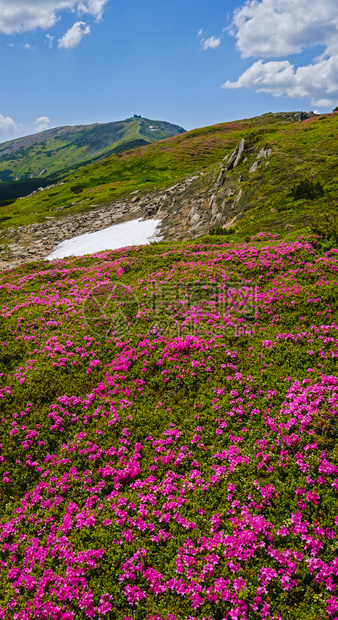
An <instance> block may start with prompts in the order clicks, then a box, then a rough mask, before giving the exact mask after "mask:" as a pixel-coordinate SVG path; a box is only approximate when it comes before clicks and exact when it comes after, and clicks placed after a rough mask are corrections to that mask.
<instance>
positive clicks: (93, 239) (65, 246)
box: [46, 219, 162, 260]
mask: <svg viewBox="0 0 338 620" xmlns="http://www.w3.org/2000/svg"><path fill="white" fill-rule="evenodd" d="M160 223H161V220H145V221H144V222H142V221H141V220H140V219H137V220H130V221H129V222H124V223H123V224H115V226H110V227H109V228H104V229H103V230H98V231H97V232H94V233H85V234H84V235H80V236H79V237H73V239H67V241H63V242H62V243H60V244H59V245H58V246H57V247H56V248H55V250H53V252H52V253H51V254H49V255H48V256H47V257H46V259H47V260H54V259H55V258H65V257H66V256H83V255H84V254H95V253H96V252H102V251H104V250H117V249H119V248H125V247H127V246H130V245H146V244H148V243H150V242H151V241H160V240H161V239H162V237H161V236H160V235H159V234H158V232H159V231H158V227H159V224H160Z"/></svg>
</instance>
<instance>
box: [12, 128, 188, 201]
mask: <svg viewBox="0 0 338 620" xmlns="http://www.w3.org/2000/svg"><path fill="white" fill-rule="evenodd" d="M182 132H184V130H183V129H182V127H178V126H177V125H172V124H170V123H167V122H164V121H151V120H149V119H146V118H141V117H134V118H129V119H126V120H124V121H120V122H114V123H105V124H97V123H96V124H93V125H79V126H75V127H58V128H54V129H49V130H47V131H43V132H41V133H39V134H34V135H31V136H25V137H23V138H18V139H16V140H11V141H9V142H5V143H4V144H0V200H4V199H6V198H11V197H13V196H15V197H16V196H17V195H26V194H25V193H22V194H19V192H27V191H28V192H29V191H33V190H34V189H36V188H37V187H39V186H43V187H44V186H46V185H48V184H49V183H51V182H53V181H55V179H58V178H60V177H61V176H64V175H65V174H69V172H70V170H71V169H74V168H77V167H78V166H80V165H83V164H84V163H89V162H90V161H94V160H97V159H100V158H102V157H104V156H107V155H109V154H111V153H118V152H121V151H126V150H128V149H131V148H135V147H137V146H144V145H146V144H150V143H153V142H156V141H158V140H163V139H164V138H168V137H169V136H174V135H176V134H178V133H182ZM13 181H16V183H14V184H13Z"/></svg>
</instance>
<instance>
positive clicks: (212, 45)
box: [202, 37, 221, 50]
mask: <svg viewBox="0 0 338 620" xmlns="http://www.w3.org/2000/svg"><path fill="white" fill-rule="evenodd" d="M220 45H221V39H219V38H218V37H209V38H208V39H203V40H202V47H203V49H204V50H208V49H211V50H215V49H216V48H217V47H219V46H220Z"/></svg>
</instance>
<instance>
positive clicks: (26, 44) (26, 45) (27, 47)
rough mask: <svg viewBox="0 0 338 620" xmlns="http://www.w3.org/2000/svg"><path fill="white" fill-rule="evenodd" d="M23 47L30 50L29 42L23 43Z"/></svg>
mask: <svg viewBox="0 0 338 620" xmlns="http://www.w3.org/2000/svg"><path fill="white" fill-rule="evenodd" d="M24 48H25V50H31V49H32V46H31V45H29V43H25V45H24Z"/></svg>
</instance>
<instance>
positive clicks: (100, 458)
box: [0, 235, 338, 620]
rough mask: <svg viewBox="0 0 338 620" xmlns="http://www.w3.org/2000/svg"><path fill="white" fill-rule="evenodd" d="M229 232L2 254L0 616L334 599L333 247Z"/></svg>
mask: <svg viewBox="0 0 338 620" xmlns="http://www.w3.org/2000/svg"><path fill="white" fill-rule="evenodd" d="M216 241H217V242H216ZM220 241H221V240H220V239H218V240H216V239H214V243H209V244H205V243H203V241H202V242H195V243H190V244H189V243H181V244H174V245H172V246H170V245H166V244H164V243H160V244H154V245H152V246H148V247H143V248H131V249H129V250H124V251H122V250H121V251H115V252H105V253H103V254H101V255H96V256H95V255H94V256H91V257H84V258H80V259H71V260H70V259H67V260H63V261H56V262H54V263H52V264H50V263H45V264H43V263H41V264H29V265H26V266H22V267H21V268H18V269H16V270H13V271H9V272H8V273H3V274H1V277H0V295H1V298H2V305H1V314H2V322H1V328H0V329H1V332H0V340H1V342H2V348H1V358H0V372H1V373H3V374H2V376H1V380H2V390H1V391H0V406H1V416H0V420H1V424H0V443H1V458H0V479H2V484H1V496H0V517H1V518H0V560H1V562H2V564H1V566H2V571H1V576H0V618H5V619H6V620H12V619H13V618H14V617H15V618H16V620H28V619H30V618H33V617H34V618H41V619H42V618H46V617H48V618H62V619H63V620H72V619H74V620H80V619H81V620H82V619H83V620H84V619H85V618H87V617H91V618H93V619H94V620H96V619H99V618H104V617H105V618H110V619H112V620H123V619H124V620H126V619H127V618H128V619H129V618H133V620H146V619H147V620H162V619H165V620H173V619H174V618H176V619H177V620H186V619H187V618H190V619H191V620H194V619H197V620H202V618H203V619H207V620H209V619H211V618H212V619H213V620H221V619H223V618H226V617H228V616H227V614H228V613H230V612H231V614H232V615H231V617H232V618H241V619H243V620H245V619H248V620H257V619H259V618H263V617H265V618H266V617H269V616H267V614H268V613H269V614H270V617H271V618H281V619H282V620H286V619H287V620H316V619H318V618H323V619H324V618H325V619H328V618H331V619H332V620H333V619H334V618H336V617H337V608H338V599H337V598H336V596H337V594H336V590H335V583H337V565H336V557H337V539H338V517H337V503H336V495H337V491H338V451H337V415H338V413H337V410H338V381H337V378H335V377H334V376H333V375H334V373H336V360H337V355H338V348H337V345H338V340H337V324H336V322H335V318H336V316H337V314H336V313H337V277H336V276H337V268H338V264H337V253H336V252H332V251H331V252H327V253H323V250H321V249H318V248H317V247H316V241H315V240H310V239H303V240H300V241H290V240H289V241H284V242H281V241H278V240H274V239H273V238H271V236H269V235H267V236H265V235H262V236H261V237H258V238H257V239H256V240H255V241H254V242H252V243H250V244H245V243H242V244H238V245H236V244H226V243H225V244H223V245H222V244H221V242H220ZM310 241H311V243H309V242H310ZM223 243H224V242H223ZM116 282H118V283H119V285H118V288H115V284H114V283H116ZM192 283H195V284H194V286H192ZM215 285H217V286H218V288H216V289H215ZM184 286H187V287H188V288H187V289H184ZM256 287H257V289H256ZM254 291H256V292H254ZM138 311H140V313H139V314H138V315H137V312H138ZM121 312H122V315H121ZM123 316H124V317H125V319H123ZM137 316H138V318H137ZM126 317H130V318H129V319H128V323H126V322H125V321H126ZM157 329H160V330H161V331H160V333H157ZM107 613H108V615H105V614H107ZM229 617H230V616H229Z"/></svg>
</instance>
